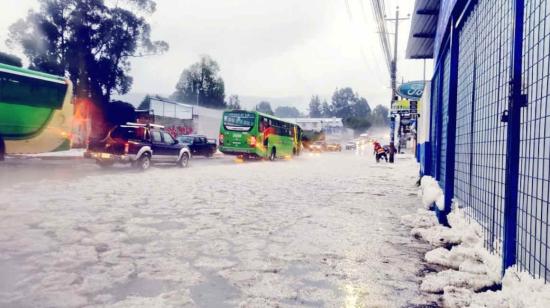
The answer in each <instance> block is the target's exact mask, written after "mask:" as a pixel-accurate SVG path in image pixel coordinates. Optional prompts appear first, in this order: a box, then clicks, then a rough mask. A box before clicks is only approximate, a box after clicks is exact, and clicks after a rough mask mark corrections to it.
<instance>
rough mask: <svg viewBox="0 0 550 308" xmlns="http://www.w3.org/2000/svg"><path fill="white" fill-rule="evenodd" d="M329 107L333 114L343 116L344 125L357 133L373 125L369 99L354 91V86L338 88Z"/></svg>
mask: <svg viewBox="0 0 550 308" xmlns="http://www.w3.org/2000/svg"><path fill="white" fill-rule="evenodd" d="M329 108H330V110H331V115H332V116H335V117H339V118H342V119H343V122H344V125H345V126H346V127H348V128H351V129H353V130H354V131H355V132H356V133H361V132H364V131H366V130H367V129H368V128H369V127H371V126H372V121H373V120H372V116H371V109H370V105H369V103H368V101H367V100H366V99H365V98H364V97H361V96H359V94H357V93H355V92H353V89H352V88H349V87H347V88H342V89H336V91H334V94H333V95H332V100H331V104H330V106H329Z"/></svg>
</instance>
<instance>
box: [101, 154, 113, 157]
mask: <svg viewBox="0 0 550 308" xmlns="http://www.w3.org/2000/svg"><path fill="white" fill-rule="evenodd" d="M101 158H111V154H109V153H101Z"/></svg>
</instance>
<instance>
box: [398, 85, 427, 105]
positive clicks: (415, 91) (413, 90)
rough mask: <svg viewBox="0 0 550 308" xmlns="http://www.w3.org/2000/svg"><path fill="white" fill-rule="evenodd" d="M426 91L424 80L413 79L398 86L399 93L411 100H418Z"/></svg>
mask: <svg viewBox="0 0 550 308" xmlns="http://www.w3.org/2000/svg"><path fill="white" fill-rule="evenodd" d="M423 93H424V81H411V82H406V83H403V84H401V85H400V86H399V87H397V94H398V95H399V96H401V97H403V98H406V99H409V100H411V101H418V100H420V98H421V97H422V94H423Z"/></svg>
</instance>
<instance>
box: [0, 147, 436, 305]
mask: <svg viewBox="0 0 550 308" xmlns="http://www.w3.org/2000/svg"><path fill="white" fill-rule="evenodd" d="M30 166H31V167H30ZM416 175H417V169H416V164H415V162H414V159H413V158H412V157H409V156H405V157H401V159H398V160H397V163H396V164H395V165H388V164H385V163H382V164H376V163H375V162H374V159H373V158H372V157H365V156H359V155H355V154H354V153H327V154H321V155H309V154H306V155H303V156H301V157H299V158H297V159H293V160H289V161H277V162H261V161H259V162H245V163H236V162H235V161H234V160H233V159H231V158H220V159H212V160H206V159H203V160H201V159H198V160H194V161H193V162H192V165H191V167H190V168H188V169H180V168H174V167H171V166H167V167H157V168H153V169H151V170H149V171H147V172H136V171H133V170H130V169H128V168H125V167H117V168H115V169H113V170H101V169H99V168H98V167H96V166H95V165H94V164H92V163H90V162H84V163H83V162H82V161H77V160H75V161H70V162H43V161H29V162H26V161H20V160H11V161H8V163H7V164H5V165H3V166H1V167H0V184H1V185H0V195H1V196H2V198H1V199H0V208H1V209H2V210H1V211H0V306H10V307H34V306H37V305H39V306H43V307H87V306H90V307H93V306H109V307H239V306H241V307H281V306H282V307H369V306H377V307H402V306H414V305H416V304H422V303H424V302H425V301H426V298H424V297H423V295H422V294H421V293H420V292H419V290H418V281H419V278H418V277H417V274H418V272H419V271H420V270H421V268H422V263H421V259H422V255H423V252H425V251H426V250H427V249H428V247H426V246H425V245H424V244H421V243H418V242H417V241H415V240H414V239H412V238H411V237H410V236H409V229H408V228H407V227H405V226H402V225H401V223H400V217H401V216H402V215H404V214H410V213H412V212H415V211H416V208H417V207H418V204H419V200H418V197H417V196H416V192H417V188H416V187H415V186H414V183H415V180H416Z"/></svg>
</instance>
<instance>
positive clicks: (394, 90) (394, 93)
mask: <svg viewBox="0 0 550 308" xmlns="http://www.w3.org/2000/svg"><path fill="white" fill-rule="evenodd" d="M398 37H399V6H398V7H396V8H395V34H394V39H395V41H394V44H393V61H392V65H391V73H390V77H391V91H392V94H391V95H392V97H391V108H390V112H391V109H393V106H394V105H395V101H396V100H397V42H398V41H397V40H398ZM390 121H391V123H390V149H391V150H390V155H389V156H390V157H389V161H390V163H393V162H394V155H395V154H394V152H395V151H394V149H395V115H393V116H392V117H391V118H390ZM398 137H399V138H400V137H401V133H400V132H399V131H398ZM398 142H399V141H398Z"/></svg>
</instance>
